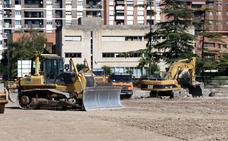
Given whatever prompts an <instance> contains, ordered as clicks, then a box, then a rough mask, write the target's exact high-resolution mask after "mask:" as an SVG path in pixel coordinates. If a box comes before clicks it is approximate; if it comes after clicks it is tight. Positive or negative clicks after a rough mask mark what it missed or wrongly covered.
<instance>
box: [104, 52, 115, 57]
mask: <svg viewBox="0 0 228 141" xmlns="http://www.w3.org/2000/svg"><path fill="white" fill-rule="evenodd" d="M102 57H103V58H114V57H115V53H102Z"/></svg>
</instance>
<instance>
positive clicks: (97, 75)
mask: <svg viewBox="0 0 228 141" xmlns="http://www.w3.org/2000/svg"><path fill="white" fill-rule="evenodd" d="M93 74H94V79H95V81H96V83H98V84H106V83H108V77H107V76H106V75H105V71H104V69H102V68H94V69H93Z"/></svg>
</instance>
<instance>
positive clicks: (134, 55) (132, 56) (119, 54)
mask: <svg viewBox="0 0 228 141" xmlns="http://www.w3.org/2000/svg"><path fill="white" fill-rule="evenodd" d="M140 56H141V53H129V54H126V53H124V52H123V53H116V58H120V57H124V58H128V57H130V58H135V57H140Z"/></svg>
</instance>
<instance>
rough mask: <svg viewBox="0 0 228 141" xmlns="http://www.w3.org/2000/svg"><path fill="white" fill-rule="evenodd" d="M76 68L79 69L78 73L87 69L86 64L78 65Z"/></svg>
mask: <svg viewBox="0 0 228 141" xmlns="http://www.w3.org/2000/svg"><path fill="white" fill-rule="evenodd" d="M76 67H77V69H78V71H81V70H83V69H84V68H86V66H85V64H77V65H76Z"/></svg>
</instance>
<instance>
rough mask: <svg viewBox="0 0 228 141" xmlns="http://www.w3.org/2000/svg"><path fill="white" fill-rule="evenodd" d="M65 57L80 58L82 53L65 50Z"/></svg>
mask: <svg viewBox="0 0 228 141" xmlns="http://www.w3.org/2000/svg"><path fill="white" fill-rule="evenodd" d="M65 58H82V53H79V52H66V53H65Z"/></svg>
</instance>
